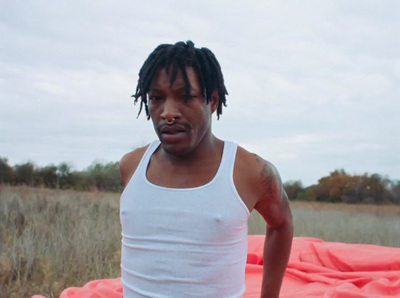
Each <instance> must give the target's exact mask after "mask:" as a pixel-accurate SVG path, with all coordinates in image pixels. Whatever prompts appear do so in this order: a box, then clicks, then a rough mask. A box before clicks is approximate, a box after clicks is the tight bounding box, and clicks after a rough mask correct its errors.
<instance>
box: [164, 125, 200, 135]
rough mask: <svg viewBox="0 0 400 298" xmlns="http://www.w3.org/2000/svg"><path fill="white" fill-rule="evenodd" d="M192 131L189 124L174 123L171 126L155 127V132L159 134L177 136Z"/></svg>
mask: <svg viewBox="0 0 400 298" xmlns="http://www.w3.org/2000/svg"><path fill="white" fill-rule="evenodd" d="M190 129H192V126H191V125H190V124H189V123H176V124H173V125H169V124H166V123H163V124H160V125H158V126H157V132H158V133H159V134H169V135H171V134H178V133H184V132H187V131H189V130H190Z"/></svg>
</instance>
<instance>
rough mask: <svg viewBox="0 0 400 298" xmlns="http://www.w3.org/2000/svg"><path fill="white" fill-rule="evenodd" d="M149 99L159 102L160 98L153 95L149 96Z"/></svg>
mask: <svg viewBox="0 0 400 298" xmlns="http://www.w3.org/2000/svg"><path fill="white" fill-rule="evenodd" d="M149 99H150V100H152V101H159V100H161V96H157V95H153V96H150V97H149Z"/></svg>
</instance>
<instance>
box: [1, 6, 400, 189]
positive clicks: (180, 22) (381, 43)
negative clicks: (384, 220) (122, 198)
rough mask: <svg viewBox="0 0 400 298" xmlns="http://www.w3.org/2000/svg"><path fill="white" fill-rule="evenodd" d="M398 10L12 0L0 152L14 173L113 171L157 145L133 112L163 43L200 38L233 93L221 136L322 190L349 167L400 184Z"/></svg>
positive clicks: (6, 22)
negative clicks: (58, 167) (142, 73)
mask: <svg viewBox="0 0 400 298" xmlns="http://www.w3.org/2000/svg"><path fill="white" fill-rule="evenodd" d="M399 5H400V4H398V2H397V1H381V2H379V3H377V2H374V1H352V2H348V1H337V2H324V3H321V2H313V1H311V2H301V3H299V2H295V1H289V2H271V1H264V2H262V1H261V2H260V1H254V0H252V1H234V2H232V1H218V2H215V1H202V2H197V1H178V0H176V1H151V2H138V1H119V2H118V5H117V4H116V3H112V2H109V1H87V0H85V1H79V2H74V3H72V2H65V1H49V0H41V1H35V3H33V2H26V3H23V4H22V2H18V1H6V2H4V3H3V4H2V11H1V12H0V14H1V17H0V19H1V23H0V35H1V36H2V43H1V45H0V47H1V49H0V50H1V56H0V94H1V95H0V105H1V109H0V148H1V155H2V156H5V157H8V158H9V159H10V162H11V163H19V162H23V161H26V160H29V159H31V160H33V161H35V162H37V163H38V164H40V165H46V164H48V163H51V162H54V163H58V162H61V161H71V162H73V163H74V164H75V165H76V166H77V167H78V168H83V167H85V166H87V165H89V164H90V163H91V161H93V160H95V159H104V160H110V161H111V160H112V161H116V160H119V158H120V157H121V156H122V155H123V154H124V153H125V152H127V151H129V150H131V149H133V148H135V147H136V146H140V145H144V144H146V143H147V142H150V141H152V140H153V139H154V138H155V137H156V136H155V134H154V132H153V128H152V124H151V123H150V122H148V121H147V120H146V119H145V115H144V114H143V115H141V116H140V117H139V119H136V116H137V112H138V107H134V106H133V101H132V99H131V98H130V95H131V94H132V93H133V91H134V88H135V85H136V81H137V73H138V71H139V68H140V66H141V65H142V63H143V61H144V59H146V57H147V56H148V55H149V53H150V51H152V50H153V49H154V48H155V47H156V46H157V45H158V44H159V43H165V42H168V43H171V42H175V41H178V40H187V39H192V40H193V41H195V43H196V45H197V46H206V47H209V48H210V49H211V50H213V52H214V53H215V54H216V56H217V57H218V59H219V61H220V63H221V65H222V69H223V72H224V76H225V80H226V84H227V88H228V91H229V94H230V95H229V97H228V107H227V108H226V109H224V112H223V115H222V117H221V119H220V120H219V121H214V128H215V133H216V135H217V136H219V137H221V138H223V139H229V140H233V141H236V142H238V143H239V144H241V145H243V146H244V147H246V148H247V149H248V150H250V151H254V152H256V153H257V154H259V155H261V156H263V157H264V158H266V159H268V160H270V161H272V162H273V163H275V164H276V165H277V166H278V169H279V170H280V171H281V173H282V177H283V179H284V180H285V179H291V180H296V179H302V180H303V181H304V182H305V184H306V185H307V184H310V183H314V182H316V180H317V179H318V178H320V177H321V176H323V175H327V174H328V173H329V171H332V170H334V169H335V168H338V167H344V168H345V169H346V170H348V171H354V172H357V171H358V172H360V171H361V172H364V171H367V172H378V173H380V174H384V175H386V174H387V175H390V176H391V177H393V178H397V179H398V178H399V174H398V170H397V168H396V166H395V165H396V163H397V164H398V163H399V158H398V152H399V150H400V144H399V141H398V140H397V139H398V138H395V137H394V136H396V135H399V127H400V125H399V119H398V114H399V112H400V107H399V105H400V104H399V101H398V98H399V95H400V87H399V86H400V84H399V78H400V70H399V69H400V66H399V65H400V62H399V61H400V60H399V58H398V52H399V50H400V49H399V48H400V40H399V39H396V38H393V36H396V34H397V29H398V28H399V26H400V21H399V19H398V17H397V13H396V11H398V8H399Z"/></svg>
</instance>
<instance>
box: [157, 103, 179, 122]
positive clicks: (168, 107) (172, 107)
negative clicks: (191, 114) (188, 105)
mask: <svg viewBox="0 0 400 298" xmlns="http://www.w3.org/2000/svg"><path fill="white" fill-rule="evenodd" d="M181 116H182V115H181V112H180V108H179V102H177V101H176V100H174V99H173V98H167V99H166V100H165V102H164V105H163V110H162V113H161V118H163V119H171V118H180V117H181Z"/></svg>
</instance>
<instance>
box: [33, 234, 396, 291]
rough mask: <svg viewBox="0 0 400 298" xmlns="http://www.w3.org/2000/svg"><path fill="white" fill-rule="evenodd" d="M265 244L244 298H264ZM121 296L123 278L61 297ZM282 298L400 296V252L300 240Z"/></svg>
mask: <svg viewBox="0 0 400 298" xmlns="http://www.w3.org/2000/svg"><path fill="white" fill-rule="evenodd" d="M263 246H264V236H249V247H248V256H247V265H246V292H245V294H244V297H247V298H250V297H260V287H261V280H262V264H263ZM120 297H122V286H121V279H120V278H116V279H102V280H94V281H91V282H89V283H87V284H86V285H84V286H83V287H80V288H77V287H71V288H67V289H65V290H64V291H63V292H62V293H61V296H60V298H120ZM281 297H296V298H297V297H326V298H327V297H346V298H358V297H360V298H361V297H400V248H391V247H384V246H376V245H365V244H345V243H336V242H324V241H322V240H319V239H315V238H302V237H296V238H294V239H293V246H292V253H291V256H290V260H289V265H288V268H287V270H286V274H285V277H284V280H283V285H282V290H281ZM32 298H43V296H39V295H35V296H33V297H32Z"/></svg>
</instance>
